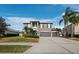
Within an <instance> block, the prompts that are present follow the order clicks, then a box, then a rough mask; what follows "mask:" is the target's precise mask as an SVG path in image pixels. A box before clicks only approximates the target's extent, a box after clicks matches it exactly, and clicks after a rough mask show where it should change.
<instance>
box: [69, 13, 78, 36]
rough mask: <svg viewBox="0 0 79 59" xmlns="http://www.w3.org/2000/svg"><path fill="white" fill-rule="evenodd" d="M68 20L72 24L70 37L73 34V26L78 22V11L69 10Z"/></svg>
mask: <svg viewBox="0 0 79 59" xmlns="http://www.w3.org/2000/svg"><path fill="white" fill-rule="evenodd" d="M69 22H70V23H71V24H72V33H71V37H73V35H74V27H75V25H78V23H79V13H78V12H70V14H69Z"/></svg>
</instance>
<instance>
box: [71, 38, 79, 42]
mask: <svg viewBox="0 0 79 59" xmlns="http://www.w3.org/2000/svg"><path fill="white" fill-rule="evenodd" d="M70 39H71V40H76V41H79V38H70Z"/></svg>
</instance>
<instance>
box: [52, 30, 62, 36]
mask: <svg viewBox="0 0 79 59" xmlns="http://www.w3.org/2000/svg"><path fill="white" fill-rule="evenodd" d="M61 35H62V34H61V29H58V28H52V36H54V37H55V36H61Z"/></svg>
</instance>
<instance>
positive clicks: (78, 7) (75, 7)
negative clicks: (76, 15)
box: [62, 4, 79, 12]
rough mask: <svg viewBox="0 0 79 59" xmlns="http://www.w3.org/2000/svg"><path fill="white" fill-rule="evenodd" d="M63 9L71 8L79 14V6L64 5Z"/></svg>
mask: <svg viewBox="0 0 79 59" xmlns="http://www.w3.org/2000/svg"><path fill="white" fill-rule="evenodd" d="M62 6H63V7H71V8H72V9H73V10H75V11H78V12H79V4H64V5H62Z"/></svg>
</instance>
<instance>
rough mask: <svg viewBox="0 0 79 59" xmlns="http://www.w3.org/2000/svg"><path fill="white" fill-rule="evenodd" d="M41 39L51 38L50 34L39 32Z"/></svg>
mask: <svg viewBox="0 0 79 59" xmlns="http://www.w3.org/2000/svg"><path fill="white" fill-rule="evenodd" d="M40 36H41V37H51V32H40Z"/></svg>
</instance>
